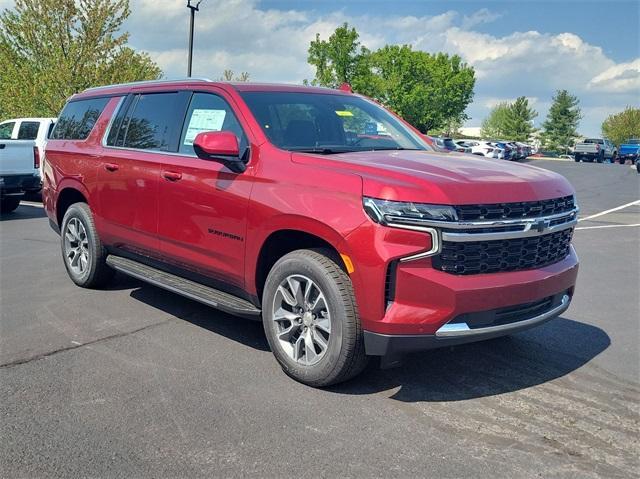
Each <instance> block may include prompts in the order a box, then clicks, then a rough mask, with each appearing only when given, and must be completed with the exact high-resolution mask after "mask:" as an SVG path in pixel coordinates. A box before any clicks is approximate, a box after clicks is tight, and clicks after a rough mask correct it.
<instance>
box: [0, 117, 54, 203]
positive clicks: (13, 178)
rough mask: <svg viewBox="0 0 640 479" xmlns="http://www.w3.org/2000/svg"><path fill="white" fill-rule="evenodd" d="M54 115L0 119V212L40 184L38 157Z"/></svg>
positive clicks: (36, 189) (39, 187)
mask: <svg viewBox="0 0 640 479" xmlns="http://www.w3.org/2000/svg"><path fill="white" fill-rule="evenodd" d="M54 124H55V118H21V119H15V120H6V121H3V122H2V123H0V212H2V213H10V212H12V211H14V210H15V209H16V208H17V207H18V205H19V204H20V200H21V199H22V197H23V195H24V193H25V192H27V191H39V190H40V189H41V188H42V173H41V168H42V165H41V162H40V159H41V158H42V157H43V154H44V146H45V143H46V141H47V137H48V136H49V133H50V132H51V129H52V128H53V125H54Z"/></svg>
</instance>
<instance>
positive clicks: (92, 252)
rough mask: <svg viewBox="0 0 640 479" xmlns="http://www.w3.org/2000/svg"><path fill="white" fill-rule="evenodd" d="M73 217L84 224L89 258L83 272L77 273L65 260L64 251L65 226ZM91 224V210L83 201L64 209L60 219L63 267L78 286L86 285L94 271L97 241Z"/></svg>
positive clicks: (97, 252) (66, 226)
mask: <svg viewBox="0 0 640 479" xmlns="http://www.w3.org/2000/svg"><path fill="white" fill-rule="evenodd" d="M73 218H77V219H78V220H79V221H80V222H81V223H82V226H84V230H85V232H86V234H87V240H88V250H89V258H88V267H87V269H85V270H84V272H83V273H81V274H77V273H75V272H74V271H73V270H72V269H71V268H70V267H69V262H68V261H67V255H66V252H65V248H64V244H65V234H66V232H67V228H68V225H69V221H70V220H71V219H73ZM92 226H93V219H92V217H91V212H90V210H89V207H88V206H86V205H85V204H84V203H75V204H73V205H71V206H70V207H69V209H68V210H67V211H66V213H65V215H64V218H63V220H62V228H61V230H60V247H61V250H62V259H63V261H64V267H65V268H66V269H67V273H68V274H69V277H70V278H71V280H72V281H73V282H74V283H76V284H77V285H78V286H86V285H87V284H89V283H90V282H91V280H92V278H93V277H94V276H95V273H96V266H97V265H96V258H97V255H98V254H99V251H98V248H99V246H98V245H99V242H98V241H97V238H96V237H95V233H94V231H95V229H94V228H93V227H92Z"/></svg>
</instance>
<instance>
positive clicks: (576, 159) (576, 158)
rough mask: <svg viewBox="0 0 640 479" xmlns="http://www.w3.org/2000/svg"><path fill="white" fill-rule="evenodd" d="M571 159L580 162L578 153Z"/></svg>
mask: <svg viewBox="0 0 640 479" xmlns="http://www.w3.org/2000/svg"><path fill="white" fill-rule="evenodd" d="M573 161H575V162H576V163H580V157H579V156H578V155H576V156H575V157H574V158H573Z"/></svg>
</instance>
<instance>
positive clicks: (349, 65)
mask: <svg viewBox="0 0 640 479" xmlns="http://www.w3.org/2000/svg"><path fill="white" fill-rule="evenodd" d="M358 38H359V35H358V32H357V31H356V29H355V28H349V25H348V24H347V23H344V24H343V25H342V26H340V27H338V28H336V31H335V32H333V34H332V35H331V36H330V37H329V40H321V39H320V34H319V33H318V34H316V39H315V40H312V41H311V44H310V45H309V56H308V57H307V61H308V62H309V64H311V65H313V66H315V67H316V76H315V78H314V79H313V80H312V81H311V84H312V85H320V86H326V87H330V88H337V87H339V86H340V85H341V84H343V83H349V84H352V83H353V82H354V81H357V77H359V76H360V75H361V73H362V72H363V70H366V58H367V56H368V55H369V51H368V50H367V49H366V48H365V47H363V46H361V45H360V42H359V41H358Z"/></svg>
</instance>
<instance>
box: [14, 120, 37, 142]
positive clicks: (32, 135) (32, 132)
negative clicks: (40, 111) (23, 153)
mask: <svg viewBox="0 0 640 479" xmlns="http://www.w3.org/2000/svg"><path fill="white" fill-rule="evenodd" d="M38 128H40V122H37V121H23V122H22V123H20V128H19V129H18V140H35V139H36V137H37V136H38Z"/></svg>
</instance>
